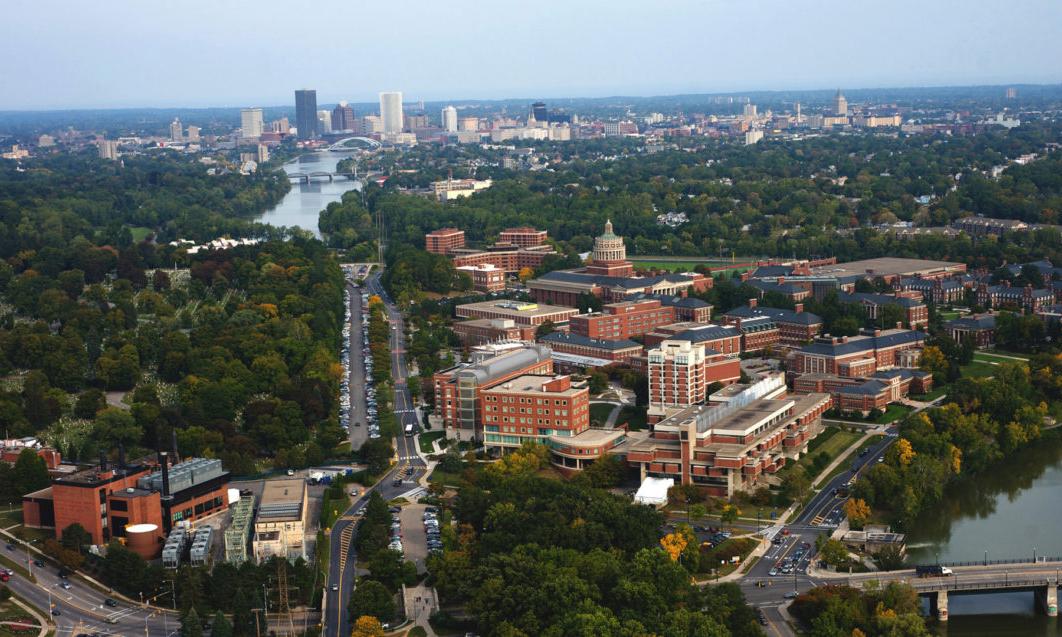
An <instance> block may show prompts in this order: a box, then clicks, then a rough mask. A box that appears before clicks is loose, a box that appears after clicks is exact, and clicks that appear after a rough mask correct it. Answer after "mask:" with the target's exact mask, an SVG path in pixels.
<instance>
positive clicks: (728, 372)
mask: <svg viewBox="0 0 1062 637" xmlns="http://www.w3.org/2000/svg"><path fill="white" fill-rule="evenodd" d="M647 356H648V368H649V374H648V376H649V416H650V418H654V419H656V420H659V419H660V418H661V417H663V416H664V415H665V414H666V413H667V411H668V409H671V408H674V407H688V406H690V405H695V404H697V403H702V402H704V399H705V398H706V397H707V393H706V390H707V388H708V386H710V385H711V384H712V383H723V384H724V385H728V384H730V383H733V382H736V381H737V380H738V379H739V378H740V377H741V360H740V359H738V358H737V357H736V356H729V355H726V354H721V353H719V352H717V351H715V350H712V349H708V348H706V347H705V346H704V343H691V342H690V341H680V340H674V341H672V340H667V341H664V342H662V343H660V345H659V346H657V348H656V349H652V350H649V351H648V352H647Z"/></svg>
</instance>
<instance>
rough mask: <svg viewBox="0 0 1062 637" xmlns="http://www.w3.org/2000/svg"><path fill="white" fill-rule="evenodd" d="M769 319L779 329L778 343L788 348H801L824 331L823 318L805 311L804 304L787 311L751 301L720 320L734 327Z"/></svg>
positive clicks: (798, 304)
mask: <svg viewBox="0 0 1062 637" xmlns="http://www.w3.org/2000/svg"><path fill="white" fill-rule="evenodd" d="M759 317H767V318H770V319H771V321H773V322H774V324H775V325H776V326H777V327H778V341H779V343H781V344H782V345H785V346H788V347H799V346H800V345H804V344H806V343H807V342H809V341H811V340H812V339H813V338H815V337H816V336H818V335H819V332H820V331H822V317H820V316H819V315H818V314H813V313H811V312H805V311H804V304H803V303H797V304H796V309H794V310H786V309H781V308H774V307H764V306H761V305H758V303H757V301H756V299H749V304H748V305H742V306H740V307H736V308H734V309H732V310H730V311H728V312H727V313H726V314H723V315H722V316H721V317H720V319H721V320H722V321H723V323H724V324H726V325H733V324H734V323H735V322H736V321H738V320H747V319H751V318H759Z"/></svg>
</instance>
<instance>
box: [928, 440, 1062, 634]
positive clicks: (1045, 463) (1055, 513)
mask: <svg viewBox="0 0 1062 637" xmlns="http://www.w3.org/2000/svg"><path fill="white" fill-rule="evenodd" d="M907 541H908V554H909V558H908V561H909V562H911V563H919V564H931V563H933V562H936V561H937V560H938V559H939V561H941V562H978V561H983V560H984V559H985V551H988V559H989V560H1003V559H1027V560H1029V561H1031V560H1032V559H1033V551H1034V549H1035V551H1036V555H1037V556H1056V557H1057V556H1062V437H1060V436H1058V435H1054V434H1052V435H1049V436H1047V437H1046V438H1045V439H1044V440H1043V441H1041V442H1040V443H1037V444H1036V445H1033V446H1030V447H1029V448H1028V449H1026V450H1024V451H1022V452H1021V453H1020V454H1018V455H1017V456H1016V457H1014V458H1011V459H1009V460H1007V461H1005V462H1002V463H1000V464H998V465H996V466H995V467H994V468H993V469H992V470H991V471H990V472H987V473H985V474H984V475H981V476H978V477H977V479H976V480H971V481H968V482H966V483H963V484H960V485H957V486H955V487H953V488H951V489H949V490H948V493H947V494H946V496H945V498H944V503H943V504H942V505H941V506H940V507H937V508H936V509H934V510H932V511H928V512H926V513H925V514H924V515H922V516H921V517H920V518H919V519H918V520H917V521H916V522H915V524H914V525H913V527H912V528H911V529H909V530H908V534H907ZM948 611H949V612H948V615H949V621H948V622H947V625H946V626H944V625H941V626H940V631H941V634H945V635H949V636H950V637H982V636H989V635H1052V636H1054V635H1062V627H1060V624H1059V621H1058V619H1057V618H1049V617H1045V616H1043V615H1039V614H1037V612H1036V609H1035V607H1034V604H1033V595H1032V593H1003V594H991V595H952V596H951V597H950V599H949V604H948Z"/></svg>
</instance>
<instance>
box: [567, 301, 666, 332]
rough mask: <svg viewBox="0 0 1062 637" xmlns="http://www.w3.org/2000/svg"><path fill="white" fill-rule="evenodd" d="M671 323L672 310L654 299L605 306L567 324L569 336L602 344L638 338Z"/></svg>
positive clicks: (575, 317)
mask: <svg viewBox="0 0 1062 637" xmlns="http://www.w3.org/2000/svg"><path fill="white" fill-rule="evenodd" d="M674 322H675V308H673V307H664V306H663V305H662V304H661V303H660V301H658V300H656V299H643V300H639V301H620V302H619V303H609V304H607V305H605V306H604V307H602V308H601V311H600V312H591V313H589V314H579V315H576V316H573V317H572V318H571V320H570V322H569V325H570V328H571V332H572V334H578V335H579V336H586V337H589V338H600V339H605V340H625V339H629V338H631V337H634V336H642V335H644V334H646V333H647V332H650V331H652V330H653V329H654V328H656V327H659V326H661V325H668V324H670V323H674Z"/></svg>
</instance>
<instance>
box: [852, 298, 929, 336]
mask: <svg viewBox="0 0 1062 637" xmlns="http://www.w3.org/2000/svg"><path fill="white" fill-rule="evenodd" d="M838 300H840V301H841V302H842V303H857V304H859V305H862V306H863V309H864V310H866V313H867V318H869V319H871V320H878V319H879V318H881V316H882V312H883V310H884V308H886V307H888V306H890V305H892V306H898V307H900V308H901V309H902V310H903V316H904V319H903V320H904V323H906V325H907V327H910V328H911V329H917V328H919V327H922V326H923V325H929V307H928V306H927V305H926V304H925V302H924V301H922V295H921V293H919V292H914V291H912V292H897V293H895V294H869V293H863V292H855V293H852V294H847V293H841V294H839V295H838Z"/></svg>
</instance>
